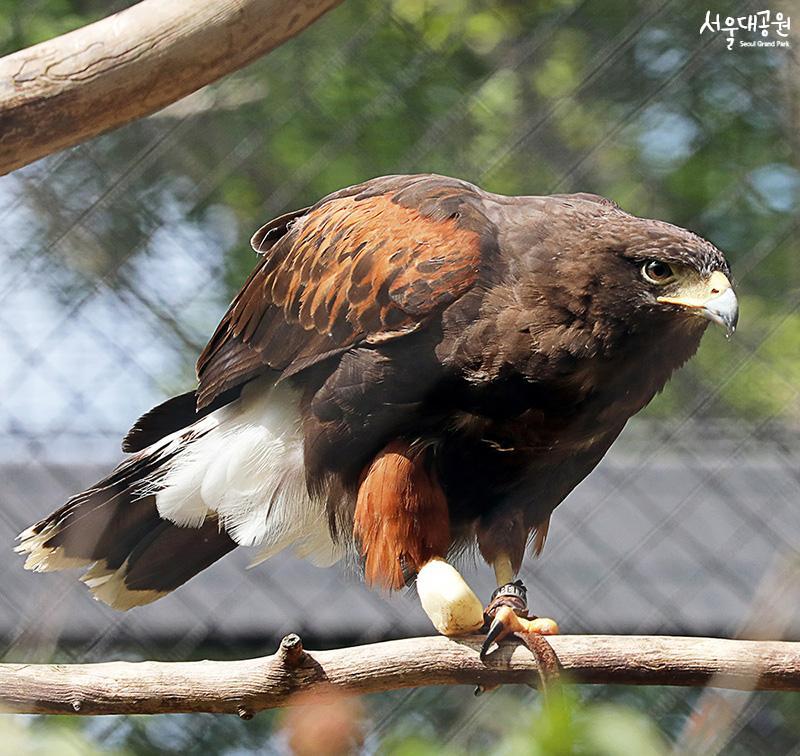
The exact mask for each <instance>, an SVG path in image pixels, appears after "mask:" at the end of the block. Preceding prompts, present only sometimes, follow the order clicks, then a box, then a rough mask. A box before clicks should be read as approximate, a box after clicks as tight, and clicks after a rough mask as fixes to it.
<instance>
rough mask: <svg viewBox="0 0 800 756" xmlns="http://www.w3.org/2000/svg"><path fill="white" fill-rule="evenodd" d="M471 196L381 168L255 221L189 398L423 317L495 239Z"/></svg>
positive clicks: (392, 334) (379, 337) (205, 399)
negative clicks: (247, 261)
mask: <svg viewBox="0 0 800 756" xmlns="http://www.w3.org/2000/svg"><path fill="white" fill-rule="evenodd" d="M482 202H483V199H482V193H481V191H480V190H479V189H477V188H476V187H474V186H472V185H471V184H468V183H466V182H463V181H458V180H456V179H450V178H445V177H442V176H388V177H384V178H380V179H374V180H372V181H368V182H366V183H364V184H360V185H358V186H355V187H350V188H348V189H344V190H342V191H340V192H337V193H335V194H332V195H329V196H328V197H326V198H324V199H323V200H321V201H320V202H319V203H317V204H316V205H315V206H313V207H312V208H310V209H309V210H303V211H299V212H298V213H293V214H290V215H288V216H283V217H282V218H279V219H277V220H275V221H272V222H271V223H269V224H267V225H266V226H264V227H263V228H262V229H261V230H260V231H258V232H257V233H256V234H255V236H254V237H253V246H254V248H255V249H256V251H258V252H260V253H262V255H263V257H262V258H261V260H260V261H259V263H258V265H257V266H256V269H255V270H254V271H253V273H252V274H251V276H250V278H249V279H248V280H247V282H246V283H245V285H244V287H243V288H242V290H241V292H240V293H239V294H238V295H237V297H236V298H235V299H234V301H233V303H232V304H231V306H230V308H229V309H228V312H227V313H226V314H225V316H224V317H223V319H222V321H221V323H220V324H219V326H218V327H217V330H216V332H215V333H214V336H213V337H212V338H211V341H210V342H209V343H208V346H207V347H206V348H205V350H204V351H203V353H202V355H201V356H200V359H199V361H198V364H197V373H198V380H199V389H198V396H197V404H198V408H202V407H204V406H206V405H208V404H210V403H211V402H213V401H214V399H215V398H216V397H218V396H219V395H220V394H221V393H222V392H224V391H226V390H229V389H231V388H233V387H235V386H237V385H241V384H243V383H245V382H246V381H248V380H251V379H252V378H254V377H255V376H257V375H259V374H261V373H263V372H265V371H266V370H273V371H277V372H278V373H279V377H281V378H285V377H288V376H290V375H294V374H296V373H298V372H300V371H302V370H304V369H306V368H308V367H310V366H311V365H315V364H317V363H319V362H320V361H321V360H324V359H327V358H329V357H332V356H334V355H338V354H341V353H343V352H344V351H346V350H347V349H349V348H350V347H352V346H354V345H356V344H376V343H382V342H386V341H389V340H392V339H396V338H400V337H402V336H404V335H405V334H408V333H411V332H413V331H415V330H417V329H419V328H421V327H424V326H425V324H426V323H427V322H429V320H430V318H431V317H432V316H433V315H434V314H435V313H437V312H440V311H441V310H442V309H444V308H445V307H446V306H447V305H449V304H451V303H452V302H454V301H455V300H456V299H458V298H459V297H460V296H462V295H463V294H464V293H465V292H466V291H468V290H469V289H470V288H471V287H472V286H473V285H474V283H475V281H476V280H477V277H478V274H479V271H480V269H481V264H482V258H483V256H484V254H485V250H486V249H487V247H488V246H489V245H492V244H494V243H495V239H496V231H495V229H494V226H493V224H492V223H491V222H490V221H489V220H488V219H487V218H486V216H485V215H484V213H483V212H482V211H481V205H482Z"/></svg>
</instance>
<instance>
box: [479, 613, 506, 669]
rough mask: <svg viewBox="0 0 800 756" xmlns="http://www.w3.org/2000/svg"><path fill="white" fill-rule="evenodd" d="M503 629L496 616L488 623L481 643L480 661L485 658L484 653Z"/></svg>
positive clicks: (487, 651) (486, 652)
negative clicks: (487, 629) (487, 628)
mask: <svg viewBox="0 0 800 756" xmlns="http://www.w3.org/2000/svg"><path fill="white" fill-rule="evenodd" d="M504 629H505V628H504V626H503V623H502V622H501V621H500V620H499V619H497V617H494V618H492V624H491V625H489V631H488V632H487V633H486V637H485V638H484V639H483V645H482V646H481V661H483V660H484V659H486V654H488V653H489V646H491V645H492V643H494V642H495V640H496V639H497V637H498V636H499V635H500V633H502V632H503V630H504Z"/></svg>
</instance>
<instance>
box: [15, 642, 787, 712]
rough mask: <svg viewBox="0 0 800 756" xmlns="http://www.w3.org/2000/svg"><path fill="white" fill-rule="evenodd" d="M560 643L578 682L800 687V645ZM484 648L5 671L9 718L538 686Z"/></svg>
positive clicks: (529, 672) (531, 665)
mask: <svg viewBox="0 0 800 756" xmlns="http://www.w3.org/2000/svg"><path fill="white" fill-rule="evenodd" d="M550 642H551V644H552V647H553V649H554V650H555V652H556V654H557V655H558V657H559V659H560V661H561V665H562V667H563V669H564V672H565V674H566V676H567V679H568V680H570V681H574V682H584V683H621V684H627V685H705V684H709V683H710V684H713V685H715V686H717V687H722V688H734V689H745V690H756V689H757V690H800V643H788V642H780V641H763V642H762V641H734V640H720V639H714V638H679V637H666V636H665V637H661V636H611V635H563V636H557V637H554V638H551V639H550ZM480 644H481V638H479V637H477V636H473V637H469V638H464V639H459V640H450V639H447V638H443V637H438V636H437V637H431V638H412V639H409V640H399V641H390V642H387V643H376V644H373V645H368V646H357V647H354V648H344V649H339V650H336V651H314V652H307V651H304V650H303V647H302V644H301V642H300V639H299V638H298V637H297V636H293V635H290V636H287V637H286V638H284V640H283V642H282V643H281V647H280V649H279V650H278V653H277V654H275V655H274V656H267V657H262V658H258V659H248V660H244V661H232V662H215V661H197V662H137V663H130V662H111V663H105V664H68V665H61V664H59V665H49V664H0V711H4V712H24V713H31V714H76V713H77V714H157V713H178V712H217V713H232V714H239V716H241V717H243V718H249V717H250V716H252V715H253V713H255V712H257V711H260V710H262V709H270V708H274V707H277V706H285V705H287V704H290V703H291V699H292V696H293V694H295V693H298V692H300V691H308V690H310V689H314V688H316V689H318V690H323V689H327V690H332V691H335V692H338V693H341V694H361V693H375V692H378V691H384V690H395V689H398V688H410V687H418V686H423V685H459V684H469V685H483V686H486V687H490V686H492V685H498V684H503V683H533V682H536V680H537V677H538V675H537V671H536V662H535V660H534V659H533V656H532V655H531V653H530V652H529V651H528V650H527V649H526V648H525V647H523V646H520V645H517V644H516V643H513V642H510V643H504V644H503V645H502V647H501V648H499V649H496V650H495V651H494V652H492V653H491V654H490V655H489V658H488V659H487V660H486V662H485V663H484V662H482V661H481V660H480V658H479V656H478V649H479V648H480Z"/></svg>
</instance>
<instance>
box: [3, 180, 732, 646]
mask: <svg viewBox="0 0 800 756" xmlns="http://www.w3.org/2000/svg"><path fill="white" fill-rule="evenodd" d="M253 246H254V248H255V250H256V252H258V254H259V255H260V257H259V259H258V262H257V265H256V268H255V270H254V271H253V273H252V274H251V276H250V278H249V279H248V280H247V282H246V283H245V285H244V287H243V288H242V290H241V291H240V292H239V294H238V295H237V296H236V298H235V299H234V300H233V303H232V304H231V306H230V308H229V309H228V311H227V313H226V314H225V316H224V317H223V319H222V322H221V323H220V324H219V326H218V328H217V330H216V332H215V333H214V335H213V336H212V338H211V341H210V342H209V343H208V346H207V347H206V348H205V350H204V351H203V353H202V354H201V356H200V359H199V361H198V364H197V374H198V387H197V389H196V390H195V391H191V392H189V393H187V394H183V395H181V396H177V397H175V398H173V399H170V400H169V401H167V402H165V403H164V404H162V405H160V406H158V407H156V408H155V409H153V410H151V411H150V412H148V413H147V414H145V415H144V416H143V417H142V418H140V419H139V420H138V421H137V423H136V424H135V425H134V427H133V428H132V430H131V431H130V432H129V433H128V435H127V436H126V438H125V440H124V442H123V449H124V451H126V452H129V453H130V456H129V457H128V458H127V459H126V460H125V461H124V462H123V463H122V464H121V465H120V466H119V467H117V468H116V470H114V471H113V472H112V473H111V474H110V475H109V476H108V477H107V478H105V479H104V480H101V481H100V482H99V483H97V484H96V485H94V486H93V487H92V488H90V489H88V490H87V491H84V492H83V493H80V494H78V495H76V496H74V497H73V498H72V499H70V500H69V501H68V502H67V503H66V504H65V505H64V506H63V507H62V508H61V509H59V510H58V511H56V512H54V513H53V514H51V515H50V516H48V517H45V518H44V519H43V520H41V521H40V522H38V523H36V524H35V525H33V526H32V527H30V528H28V529H27V530H26V531H25V532H23V533H22V534H21V536H20V539H21V542H20V544H19V546H18V547H17V548H18V550H19V551H21V552H24V553H26V554H27V555H28V556H27V561H26V562H25V567H26V568H28V569H32V570H38V571H47V570H58V569H62V568H68V567H88V570H87V571H86V572H85V573H84V575H83V577H82V580H83V581H84V582H85V583H86V584H87V585H88V586H89V588H90V589H91V591H92V593H93V594H94V595H95V597H96V598H98V599H100V600H102V601H104V602H106V603H107V604H110V605H111V606H113V607H116V608H119V609H127V608H129V607H132V606H136V605H139V604H145V603H148V602H150V601H153V600H155V599H157V598H159V597H161V596H163V595H165V594H166V593H168V592H170V591H172V590H173V589H175V588H177V587H178V586H179V585H181V584H182V583H184V582H185V581H187V580H188V579H189V578H191V577H192V576H194V575H195V574H197V573H198V572H200V571H201V570H203V569H205V568H206V567H208V566H209V565H210V564H212V563H213V562H214V561H216V560H217V559H219V558H220V557H222V556H223V555H225V554H226V553H228V552H229V551H231V550H232V549H234V548H236V547H237V546H249V547H258V549H259V550H260V551H259V554H258V556H259V558H261V559H267V558H269V557H270V556H272V555H274V554H276V553H277V552H279V551H281V550H282V549H284V548H287V547H291V548H293V549H295V550H296V551H297V552H298V553H299V554H301V555H302V556H306V557H308V558H309V559H312V560H314V561H315V562H316V563H318V564H326V565H329V564H332V563H334V562H336V561H338V560H339V559H341V558H342V557H343V556H345V555H347V554H348V553H355V554H356V555H357V556H358V557H360V559H361V560H362V564H363V571H364V578H365V580H366V581H367V583H369V584H371V585H377V586H382V587H385V588H389V589H396V588H400V587H402V586H403V585H404V584H405V583H407V582H409V581H410V580H412V579H414V578H415V577H416V580H417V586H418V590H419V595H420V599H421V601H422V605H423V608H424V609H425V611H426V612H427V614H428V616H429V617H430V618H431V620H432V622H433V624H434V625H435V626H436V628H437V629H438V630H439V631H440V632H442V633H445V634H448V635H455V634H459V633H466V632H471V631H475V630H477V629H478V628H479V627H480V626H481V625H482V624H483V622H484V610H483V606H482V604H481V602H480V601H479V600H478V598H477V597H476V596H475V594H474V593H473V592H472V591H471V590H470V589H469V587H468V586H467V585H466V583H465V582H464V581H463V579H462V578H461V576H460V575H459V574H458V572H457V571H456V570H455V568H454V567H453V566H451V565H450V563H449V562H448V561H446V560H447V559H448V558H451V557H452V556H453V555H456V554H458V553H459V552H461V551H463V550H464V549H465V548H469V547H472V546H474V545H475V544H477V548H478V550H479V551H480V554H481V555H482V556H483V558H484V559H485V560H486V561H487V562H488V563H489V564H491V565H492V566H493V568H494V571H495V574H496V577H497V583H498V586H500V587H499V589H498V592H496V593H497V594H498V595H497V597H496V598H495V600H494V602H493V604H492V607H493V611H492V612H491V613H494V610H497V609H498V606H500V607H501V608H503V609H504V612H503V614H504V616H506V620H505V621H506V625H508V624H509V623H510V624H515V623H516V629H517V630H520V629H521V631H522V632H526V631H531V632H537V631H538V632H549V631H551V630H553V627H552V625H551V624H550V623H549V622H548V621H536V620H534V621H531V622H527V623H526V622H525V621H524V620H523V621H522V625H521V627H520V623H519V621H517V620H516V618H515V617H513V612H509V611H508V607H509V606H510V607H511V608H512V609H515V610H517V612H518V614H524V606H523V604H524V588H523V587H522V586H521V584H520V583H519V582H514V578H515V576H516V575H517V573H518V571H519V569H520V565H521V564H522V560H523V556H524V554H525V550H526V545H527V544H528V543H532V548H533V550H534V551H535V552H536V553H538V552H540V551H541V549H542V546H543V545H544V540H545V536H546V534H547V527H548V523H549V521H550V516H551V514H552V512H553V510H554V509H555V508H556V506H558V504H559V503H560V502H561V501H562V500H563V499H564V498H565V497H566V495H567V494H568V493H569V492H570V491H571V490H572V489H573V488H574V487H575V486H576V485H577V484H578V483H579V482H580V481H581V480H582V479H583V478H584V477H585V476H586V475H587V474H588V473H589V472H590V471H591V470H592V469H593V468H594V467H595V466H596V465H597V463H598V462H599V461H600V459H601V458H602V457H603V455H604V454H605V453H606V451H607V450H608V448H609V447H610V445H611V444H612V443H613V441H614V440H615V439H616V437H617V436H618V435H619V433H620V431H621V430H622V429H623V427H624V426H625V423H626V422H627V421H628V419H629V418H630V417H631V416H632V415H634V414H635V413H636V412H638V411H639V410H641V409H642V408H643V407H644V406H645V405H646V404H647V403H648V402H649V401H650V400H651V399H652V398H653V397H654V396H655V394H656V393H657V392H658V391H659V390H661V388H662V387H663V386H664V384H665V383H666V381H667V380H668V379H669V377H670V375H671V373H672V372H673V371H674V370H675V369H676V368H678V367H680V366H681V365H682V364H683V363H684V362H686V360H688V359H689V358H690V357H691V356H692V355H693V354H694V352H695V350H696V349H697V347H698V345H699V343H700V339H701V337H702V335H703V332H704V331H705V329H706V326H707V325H708V323H709V321H714V322H716V323H720V324H721V325H722V326H723V327H725V328H726V329H727V331H728V332H729V333H730V332H731V331H733V329H734V327H735V325H736V319H737V300H736V296H735V294H734V292H733V289H732V288H731V283H730V271H729V268H728V264H727V262H726V261H725V258H724V256H723V255H722V253H721V252H720V251H719V250H718V249H717V248H716V247H714V246H713V245H712V244H710V243H709V242H707V241H705V240H704V239H701V238H700V237H698V236H696V235H695V234H693V233H690V232H689V231H686V230H684V229H682V228H678V227H676V226H673V225H670V224H669V223H664V222H662V221H657V220H647V219H642V218H637V217H634V216H632V215H629V214H628V213H626V212H624V211H623V210H621V209H620V208H619V207H618V206H617V205H616V204H614V203H613V202H611V201H609V200H607V199H604V198H602V197H598V196H596V195H592V194H564V195H552V196H545V197H506V196H502V195H498V194H492V193H489V192H485V191H483V190H481V189H480V188H478V187H476V186H474V185H472V184H469V183H467V182H465V181H460V180H457V179H452V178H447V177H444V176H435V175H415V176H387V177H383V178H377V179H374V180H371V181H367V182H365V183H363V184H360V185H358V186H353V187H349V188H347V189H343V190H341V191H338V192H335V193H334V194H331V195H329V196H327V197H325V198H324V199H322V200H320V201H319V202H318V203H317V204H315V205H314V206H313V207H310V208H305V209H303V210H299V211H297V212H293V213H289V214H287V215H284V216H282V217H280V218H277V219H276V220H273V221H272V222H270V223H268V224H267V225H266V226H264V227H263V228H262V229H261V230H259V231H258V232H257V233H256V234H255V236H254V237H253ZM509 614H511V615H512V618H511V619H508V616H507V615H509ZM498 616H500V615H499V614H498ZM495 625H496V627H495V630H494V636H496V635H497V634H498V632H505V631H504V630H503V628H502V626H498V625H497V623H495ZM501 625H502V623H501ZM506 629H508V628H506Z"/></svg>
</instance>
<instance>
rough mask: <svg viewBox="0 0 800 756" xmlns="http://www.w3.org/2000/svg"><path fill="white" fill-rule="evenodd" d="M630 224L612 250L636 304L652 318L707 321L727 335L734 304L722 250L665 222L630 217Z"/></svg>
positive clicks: (734, 315) (736, 315) (736, 307)
mask: <svg viewBox="0 0 800 756" xmlns="http://www.w3.org/2000/svg"><path fill="white" fill-rule="evenodd" d="M632 225H633V226H634V227H635V228H636V229H637V231H638V233H635V234H633V235H631V236H630V237H629V239H628V242H627V244H625V245H624V246H621V247H618V248H617V250H616V251H617V252H618V254H620V255H621V256H622V257H623V258H624V261H625V262H626V263H627V264H628V268H629V270H628V277H629V279H630V280H631V285H632V289H633V292H634V293H635V299H636V300H637V304H638V306H639V308H640V309H644V310H647V311H649V312H650V313H652V314H654V315H655V316H657V317H668V318H675V317H677V318H689V319H692V320H694V321H695V322H697V320H698V319H703V320H705V321H711V322H713V323H717V324H718V325H721V326H722V327H723V328H724V329H725V332H726V334H727V335H728V336H730V335H731V334H732V333H733V332H734V331H735V330H736V324H737V322H738V319H739V303H738V300H737V298H736V294H735V292H734V290H733V286H732V284H731V280H730V279H731V273H730V268H729V266H728V262H727V260H726V259H725V256H724V255H723V254H722V252H720V250H719V249H717V248H716V247H715V246H714V245H713V244H711V243H710V242H708V241H706V240H705V239H702V238H701V237H699V236H697V235H696V234H693V233H691V232H690V231H686V230H685V229H682V228H679V227H677V226H673V225H671V224H669V223H664V222H662V221H653V220H643V219H639V218H636V219H634V223H633V224H632Z"/></svg>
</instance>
